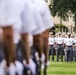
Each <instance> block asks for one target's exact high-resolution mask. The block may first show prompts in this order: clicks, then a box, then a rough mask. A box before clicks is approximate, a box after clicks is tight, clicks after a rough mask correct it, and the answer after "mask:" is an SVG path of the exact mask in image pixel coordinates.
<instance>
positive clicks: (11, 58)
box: [0, 0, 36, 75]
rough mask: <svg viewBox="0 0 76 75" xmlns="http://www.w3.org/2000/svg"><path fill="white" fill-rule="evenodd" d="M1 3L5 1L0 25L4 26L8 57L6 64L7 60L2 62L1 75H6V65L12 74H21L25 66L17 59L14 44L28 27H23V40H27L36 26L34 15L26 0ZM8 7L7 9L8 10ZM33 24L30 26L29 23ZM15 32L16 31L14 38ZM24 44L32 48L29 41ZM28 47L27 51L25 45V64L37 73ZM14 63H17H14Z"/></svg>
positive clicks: (5, 51)
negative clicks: (29, 33)
mask: <svg viewBox="0 0 76 75" xmlns="http://www.w3.org/2000/svg"><path fill="white" fill-rule="evenodd" d="M0 3H3V4H0V7H1V8H3V9H2V10H1V9H0V10H1V15H0V16H1V18H0V27H2V29H3V45H4V53H5V58H6V64H5V62H2V66H1V67H0V68H2V70H0V72H2V73H1V75H4V74H3V73H5V72H4V70H5V69H4V67H5V68H6V69H7V72H8V73H9V74H10V75H15V74H16V72H17V73H18V74H19V75H22V72H23V71H22V70H23V66H22V64H20V62H18V61H15V47H14V46H15V45H14V44H17V43H18V41H19V38H20V36H19V35H20V31H21V28H22V27H26V29H24V28H23V29H22V31H21V32H22V34H23V36H22V37H23V38H22V40H23V41H24V42H25V40H27V38H28V32H31V31H32V30H34V29H35V28H36V26H35V21H34V18H33V16H32V12H31V10H30V7H29V5H28V3H26V0H11V1H10V0H8V1H5V0H3V1H2V2H0ZM6 8H7V9H8V10H7V11H6ZM26 9H27V12H26ZM2 12H4V13H2ZM21 14H22V15H21ZM25 16H27V18H26V19H25ZM23 18H24V19H23ZM25 23H26V24H25ZM23 24H24V25H23ZM31 24H32V25H33V26H32V27H31V26H30V27H29V25H31ZM29 28H30V29H29ZM25 32H26V33H25ZM13 33H14V38H13ZM25 34H26V35H25ZM23 44H26V45H27V47H28V48H30V47H29V46H28V41H26V42H25V43H23ZM28 48H26V50H27V51H26V50H25V47H24V49H23V50H24V55H25V60H26V64H25V63H24V65H25V66H26V67H28V68H30V69H31V71H32V73H33V74H35V64H34V62H33V61H32V60H31V59H30V51H29V49H28ZM14 63H15V64H16V65H14ZM31 64H32V67H31Z"/></svg>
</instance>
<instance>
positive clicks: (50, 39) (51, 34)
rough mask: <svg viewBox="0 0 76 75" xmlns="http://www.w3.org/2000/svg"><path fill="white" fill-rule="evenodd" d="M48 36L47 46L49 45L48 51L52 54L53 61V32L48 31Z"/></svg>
mask: <svg viewBox="0 0 76 75" xmlns="http://www.w3.org/2000/svg"><path fill="white" fill-rule="evenodd" d="M49 36H50V37H49V40H48V41H49V47H50V50H49V53H50V54H51V55H52V61H54V53H55V51H54V44H55V39H54V37H53V33H52V32H50V33H49ZM50 54H49V55H50ZM49 59H50V56H49Z"/></svg>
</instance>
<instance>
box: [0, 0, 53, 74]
mask: <svg viewBox="0 0 76 75" xmlns="http://www.w3.org/2000/svg"><path fill="white" fill-rule="evenodd" d="M53 26H54V23H53V21H52V17H51V13H50V10H49V7H48V5H47V3H46V0H0V28H1V29H2V36H3V38H2V39H3V40H1V39H0V40H1V41H2V42H1V43H0V46H1V47H0V48H1V49H0V75H40V74H41V65H42V63H43V64H44V65H45V67H44V75H46V69H47V67H48V29H51V28H52V27H53ZM29 35H32V37H33V41H32V43H33V47H32V49H31V43H30V44H29V41H30V39H29ZM33 50H34V51H33Z"/></svg>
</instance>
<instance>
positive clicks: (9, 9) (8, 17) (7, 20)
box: [0, 0, 16, 27]
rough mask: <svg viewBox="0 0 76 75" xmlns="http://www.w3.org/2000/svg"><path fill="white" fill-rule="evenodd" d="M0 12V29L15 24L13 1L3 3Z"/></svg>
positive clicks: (8, 0)
mask: <svg viewBox="0 0 76 75" xmlns="http://www.w3.org/2000/svg"><path fill="white" fill-rule="evenodd" d="M2 8H3V9H2V10H1V9H0V10H1V11H2V12H3V13H1V15H2V16H1V18H0V27H4V26H9V25H12V24H14V23H15V22H16V17H15V11H14V9H15V6H14V2H13V0H7V2H5V4H4V6H2Z"/></svg>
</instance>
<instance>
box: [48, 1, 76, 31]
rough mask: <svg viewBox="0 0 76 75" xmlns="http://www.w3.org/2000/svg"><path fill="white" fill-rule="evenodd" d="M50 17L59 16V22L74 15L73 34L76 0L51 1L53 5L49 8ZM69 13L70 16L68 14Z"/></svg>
mask: <svg viewBox="0 0 76 75" xmlns="http://www.w3.org/2000/svg"><path fill="white" fill-rule="evenodd" d="M49 8H50V10H51V13H52V15H53V16H54V17H55V16H59V17H60V18H61V20H62V19H63V18H65V17H68V16H70V15H71V14H73V15H74V19H75V32H76V0H53V4H50V6H49ZM69 11H70V13H71V14H70V15H69V14H68V13H69Z"/></svg>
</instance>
